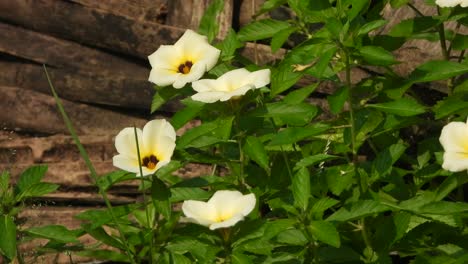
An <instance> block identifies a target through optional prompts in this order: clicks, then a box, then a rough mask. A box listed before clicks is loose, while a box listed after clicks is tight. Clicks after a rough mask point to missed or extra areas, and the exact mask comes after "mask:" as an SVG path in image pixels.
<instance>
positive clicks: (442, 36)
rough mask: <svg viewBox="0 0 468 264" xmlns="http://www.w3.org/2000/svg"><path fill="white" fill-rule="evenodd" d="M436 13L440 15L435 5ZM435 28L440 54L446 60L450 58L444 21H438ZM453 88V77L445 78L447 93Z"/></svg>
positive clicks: (449, 93)
mask: <svg viewBox="0 0 468 264" xmlns="http://www.w3.org/2000/svg"><path fill="white" fill-rule="evenodd" d="M437 13H438V14H439V15H440V8H439V7H437ZM437 30H438V32H439V41H440V49H441V50H442V56H443V57H444V59H445V60H446V61H449V60H450V50H449V49H448V48H447V39H446V38H445V28H444V23H440V24H439V25H438V26H437ZM452 89H453V79H452V78H450V79H448V80H447V94H448V95H451V94H452Z"/></svg>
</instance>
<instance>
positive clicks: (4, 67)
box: [0, 61, 154, 112]
mask: <svg viewBox="0 0 468 264" xmlns="http://www.w3.org/2000/svg"><path fill="white" fill-rule="evenodd" d="M47 70H48V72H49V75H50V77H51V80H52V83H53V84H54V87H55V89H56V90H57V93H58V94H59V96H60V97H62V98H65V99H68V100H73V101H79V102H87V103H93V104H103V105H113V106H121V107H124V108H137V109H145V110H148V109H149V108H150V105H151V101H152V97H153V94H154V89H153V85H152V84H151V83H150V82H148V81H147V80H142V79H132V78H131V77H128V76H126V75H119V76H103V75H96V74H94V73H92V72H83V71H74V70H66V69H54V68H51V67H49V68H48V69H47ZM0 71H1V72H3V74H1V75H0V85H6V86H15V87H22V88H25V89H28V90H34V91H38V92H41V93H44V94H50V87H49V83H48V82H47V78H46V76H45V73H44V69H43V67H41V66H39V65H33V64H23V63H11V62H2V61H0ZM148 112H149V110H148Z"/></svg>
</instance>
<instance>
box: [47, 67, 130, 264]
mask: <svg viewBox="0 0 468 264" xmlns="http://www.w3.org/2000/svg"><path fill="white" fill-rule="evenodd" d="M43 67H44V72H45V75H46V77H47V81H48V82H49V87H50V90H51V92H52V95H53V96H54V99H55V102H56V104H57V107H58V110H59V112H60V114H61V115H62V118H63V121H64V122H65V126H66V127H67V129H68V131H69V132H70V134H71V136H72V138H73V141H74V142H75V145H76V146H77V147H78V150H79V152H80V155H81V157H82V158H83V159H84V161H85V164H86V166H87V167H88V170H89V172H90V176H91V179H92V180H93V184H94V185H95V186H96V187H98V190H99V194H100V195H101V196H102V198H103V199H104V203H105V204H106V207H107V209H108V210H109V214H110V216H111V218H112V222H114V224H115V226H116V228H117V230H118V231H119V236H120V238H121V240H122V242H123V244H124V247H125V251H126V253H127V255H128V258H129V260H130V262H131V263H134V264H136V262H135V260H134V259H133V257H134V256H133V253H132V252H131V250H130V247H129V246H128V242H127V239H126V238H125V233H124V232H123V230H122V228H121V226H120V224H119V223H118V221H117V218H116V217H115V215H114V212H113V210H112V205H111V203H110V201H109V198H108V197H107V193H106V192H105V190H104V189H103V188H102V186H101V185H100V184H98V176H97V173H96V170H95V169H94V166H93V164H92V163H91V160H90V159H89V155H88V153H87V152H86V150H85V148H84V147H83V145H82V144H81V142H80V139H79V138H78V135H77V133H76V131H75V128H74V127H73V125H72V123H71V120H70V118H69V117H68V115H67V113H66V112H65V109H64V108H63V105H62V102H61V101H60V98H59V97H58V95H57V92H56V91H55V88H54V86H53V84H52V81H51V80H50V77H49V73H48V72H47V68H46V66H45V64H43Z"/></svg>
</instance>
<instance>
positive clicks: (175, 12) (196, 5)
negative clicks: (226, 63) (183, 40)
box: [166, 0, 234, 39]
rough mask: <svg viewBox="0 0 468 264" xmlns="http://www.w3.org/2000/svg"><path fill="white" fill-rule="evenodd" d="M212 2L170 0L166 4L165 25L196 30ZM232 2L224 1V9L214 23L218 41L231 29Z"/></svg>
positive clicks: (202, 0)
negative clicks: (217, 30) (217, 28)
mask: <svg viewBox="0 0 468 264" xmlns="http://www.w3.org/2000/svg"><path fill="white" fill-rule="evenodd" d="M212 2H213V1H210V0H171V1H169V2H168V13H167V20H166V23H167V24H169V25H172V26H176V27H180V28H189V29H193V30H198V28H199V25H200V21H201V18H202V17H203V15H204V14H205V11H206V9H207V8H208V6H209V5H210V3H212ZM233 2H234V1H233V0H227V1H224V9H223V11H222V12H221V14H219V15H218V17H217V18H216V21H213V23H217V25H218V26H219V33H218V35H217V38H218V39H223V38H224V37H226V35H227V33H228V32H229V29H230V28H231V27H232V19H233V8H234V3H233Z"/></svg>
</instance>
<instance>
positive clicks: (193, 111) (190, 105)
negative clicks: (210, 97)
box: [171, 97, 205, 130]
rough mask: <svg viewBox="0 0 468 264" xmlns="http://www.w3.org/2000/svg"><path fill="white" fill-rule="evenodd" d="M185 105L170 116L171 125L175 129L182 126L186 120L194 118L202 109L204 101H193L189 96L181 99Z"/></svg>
mask: <svg viewBox="0 0 468 264" xmlns="http://www.w3.org/2000/svg"><path fill="white" fill-rule="evenodd" d="M181 102H182V103H183V104H184V105H185V106H186V107H185V108H184V109H182V110H179V111H177V112H176V113H175V114H174V115H173V116H172V118H171V125H172V126H173V127H174V129H175V130H177V129H179V128H181V127H182V126H184V125H185V124H186V123H187V122H189V121H190V120H192V119H194V118H195V117H196V116H198V114H199V113H200V112H201V111H202V109H203V106H205V104H204V103H202V102H198V101H194V100H192V99H191V98H190V97H189V98H185V99H184V100H181Z"/></svg>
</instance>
